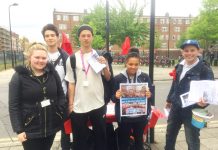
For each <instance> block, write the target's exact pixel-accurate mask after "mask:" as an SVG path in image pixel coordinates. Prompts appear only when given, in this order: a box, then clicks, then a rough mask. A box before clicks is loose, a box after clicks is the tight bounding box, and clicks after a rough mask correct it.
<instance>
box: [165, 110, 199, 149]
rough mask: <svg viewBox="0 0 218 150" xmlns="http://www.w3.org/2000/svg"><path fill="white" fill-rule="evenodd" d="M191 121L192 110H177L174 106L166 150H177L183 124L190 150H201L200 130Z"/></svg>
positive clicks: (168, 129) (168, 128)
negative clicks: (176, 145) (177, 141)
mask: <svg viewBox="0 0 218 150" xmlns="http://www.w3.org/2000/svg"><path fill="white" fill-rule="evenodd" d="M191 119H192V111H191V108H175V107H174V106H172V108H171V111H170V114H169V117H168V120H167V131H166V146H165V150H175V144H176V138H177V135H178V133H179V130H180V128H181V125H182V124H184V129H185V137H186V142H187V144H188V150H200V139H199V136H200V129H198V128H196V127H194V126H193V125H192V124H191Z"/></svg>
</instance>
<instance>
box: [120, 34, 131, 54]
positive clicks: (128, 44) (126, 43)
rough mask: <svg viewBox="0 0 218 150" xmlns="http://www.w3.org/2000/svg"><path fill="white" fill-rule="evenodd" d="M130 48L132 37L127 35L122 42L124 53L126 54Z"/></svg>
mask: <svg viewBox="0 0 218 150" xmlns="http://www.w3.org/2000/svg"><path fill="white" fill-rule="evenodd" d="M129 48H130V38H129V37H128V36H127V37H126V38H125V41H124V42H123V44H122V53H121V54H122V55H126V54H127V53H128V50H129Z"/></svg>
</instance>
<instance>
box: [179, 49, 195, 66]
mask: <svg viewBox="0 0 218 150" xmlns="http://www.w3.org/2000/svg"><path fill="white" fill-rule="evenodd" d="M198 55H199V49H198V48H197V47H195V46H193V45H187V46H185V47H184V49H183V50H182V56H183V58H184V59H185V62H186V63H187V64H188V65H191V64H193V63H195V61H196V60H197V56H198Z"/></svg>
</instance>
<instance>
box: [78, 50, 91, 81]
mask: <svg viewBox="0 0 218 150" xmlns="http://www.w3.org/2000/svg"><path fill="white" fill-rule="evenodd" d="M92 52H93V51H92ZM80 56H81V60H82V66H83V69H82V70H83V71H84V72H85V75H86V77H87V74H88V72H89V68H90V64H88V67H87V69H86V66H85V63H84V58H83V54H82V51H81V50H80Z"/></svg>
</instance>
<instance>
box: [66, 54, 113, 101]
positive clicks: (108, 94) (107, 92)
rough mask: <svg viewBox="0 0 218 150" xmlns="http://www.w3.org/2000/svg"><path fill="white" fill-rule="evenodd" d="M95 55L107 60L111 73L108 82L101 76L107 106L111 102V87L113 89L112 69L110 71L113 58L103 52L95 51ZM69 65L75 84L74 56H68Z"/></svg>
mask: <svg viewBox="0 0 218 150" xmlns="http://www.w3.org/2000/svg"><path fill="white" fill-rule="evenodd" d="M97 53H98V55H99V56H103V57H104V58H105V59H107V61H108V66H109V70H110V72H111V78H110V80H109V81H107V80H106V79H105V78H104V77H103V76H102V82H103V85H104V101H105V104H107V103H108V102H109V101H110V100H111V96H112V94H113V87H114V80H113V69H112V62H113V58H112V56H111V54H110V53H109V52H107V51H105V50H97ZM70 63H71V68H72V70H73V75H74V79H75V83H76V80H77V77H76V57H75V54H73V55H71V56H70Z"/></svg>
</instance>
